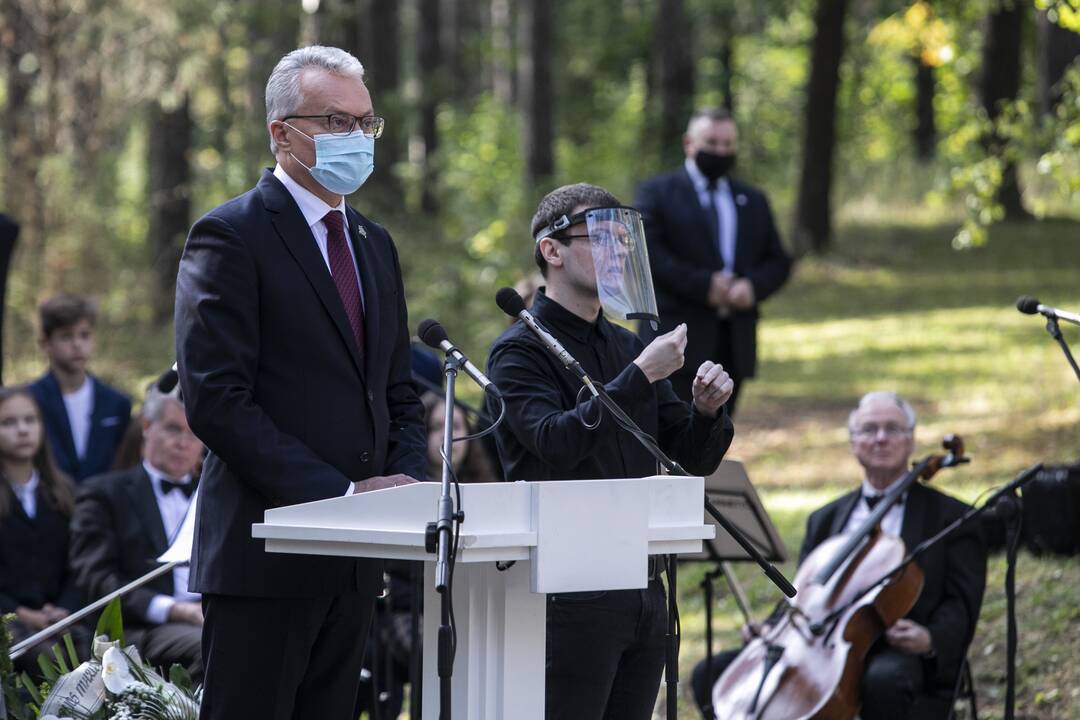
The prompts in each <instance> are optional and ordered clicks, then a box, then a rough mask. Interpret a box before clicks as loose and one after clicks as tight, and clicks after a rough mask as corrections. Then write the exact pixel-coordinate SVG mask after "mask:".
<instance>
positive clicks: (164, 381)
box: [157, 366, 180, 395]
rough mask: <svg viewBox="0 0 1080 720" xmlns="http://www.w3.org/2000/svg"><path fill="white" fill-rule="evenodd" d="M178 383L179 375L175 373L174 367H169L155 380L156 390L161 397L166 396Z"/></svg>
mask: <svg viewBox="0 0 1080 720" xmlns="http://www.w3.org/2000/svg"><path fill="white" fill-rule="evenodd" d="M179 382H180V375H179V374H177V372H176V367H175V366H174V367H171V368H169V369H168V370H166V371H165V372H163V373H161V376H160V377H158V379H157V389H158V391H160V392H161V393H162V394H163V395H168V394H169V393H171V392H172V391H173V389H174V388H175V387H176V385H177V383H179Z"/></svg>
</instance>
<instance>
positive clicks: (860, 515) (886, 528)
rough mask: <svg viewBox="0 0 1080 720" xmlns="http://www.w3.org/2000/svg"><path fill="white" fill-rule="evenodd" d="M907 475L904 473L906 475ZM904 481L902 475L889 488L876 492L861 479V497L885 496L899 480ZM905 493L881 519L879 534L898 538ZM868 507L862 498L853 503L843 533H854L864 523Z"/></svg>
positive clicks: (868, 511) (901, 525)
mask: <svg viewBox="0 0 1080 720" xmlns="http://www.w3.org/2000/svg"><path fill="white" fill-rule="evenodd" d="M906 474H907V473H905V475H906ZM903 479H904V475H901V476H900V477H898V478H896V479H895V480H893V481H892V482H891V483H889V486H888V487H886V488H885V489H884V490H878V489H877V488H875V487H874V486H873V485H871V484H870V483H868V482H867V481H866V478H863V481H862V495H863V496H866V495H885V494H886V493H888V492H890V491H891V490H892V489H893V488H894V487H896V486H897V485H898V484H899V483H900V481H901V480H903ZM907 495H908V494H907V493H904V494H903V495H901V496H900V500H899V501H897V503H896V504H895V505H893V506H892V507H891V508H889V511H888V512H887V513H885V516H884V517H883V518H881V532H883V533H885V534H886V535H893V536H895V537H900V531H901V530H902V529H903V527H904V504H905V503H906V502H907ZM870 512H871V510H870V506H869V505H867V504H866V501H865V500H864V499H863V497H860V498H859V500H858V502H856V503H855V509H854V510H852V511H851V515H850V516H849V517H848V521H847V523H846V524H845V525H844V530H843V532H845V533H851V532H854V531H855V529H856V528H857V527H859V526H860V525H862V524H863V522H865V521H866V518H868V517H870Z"/></svg>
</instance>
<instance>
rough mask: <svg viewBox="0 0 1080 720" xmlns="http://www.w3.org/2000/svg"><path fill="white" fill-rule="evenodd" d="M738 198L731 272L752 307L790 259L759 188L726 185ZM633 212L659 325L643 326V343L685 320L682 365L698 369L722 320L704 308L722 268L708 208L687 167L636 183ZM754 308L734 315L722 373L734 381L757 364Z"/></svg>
mask: <svg viewBox="0 0 1080 720" xmlns="http://www.w3.org/2000/svg"><path fill="white" fill-rule="evenodd" d="M729 183H730V185H731V195H732V198H733V199H734V201H735V214H736V217H737V228H736V234H735V267H734V273H735V275H736V276H737V277H742V278H748V279H749V280H750V282H751V284H752V285H753V286H754V297H755V300H756V302H757V303H760V302H762V301H763V300H765V298H767V297H769V295H771V294H772V293H774V292H776V290H778V289H779V288H780V287H781V286H782V285H783V284H784V281H785V280H787V277H788V274H789V272H790V270H791V261H790V259H789V258H788V256H787V254H786V253H785V252H784V248H783V246H782V245H781V243H780V235H779V233H777V231H776V223H775V222H774V221H773V215H772V210H770V209H769V201H768V200H767V199H766V197H765V194H764V193H762V192H761V191H760V190H758V189H757V188H754V187H751V186H750V185H747V184H745V183H741V182H738V181H735V180H729ZM634 207H636V208H637V209H638V210H639V211H640V212H641V215H642V220H643V222H644V225H645V239H646V242H647V244H648V247H649V263H650V265H651V266H652V273H653V284H654V286H655V289H656V304H657V308H658V309H659V311H660V327H659V329H658V330H656V331H653V330H652V328H651V327H650V326H649V325H648V323H642V327H641V334H642V338H643V339H644V340H645V342H649V341H651V340H652V339H653V338H655V337H656V336H657V335H662V334H664V333H666V332H669V331H671V330H673V329H674V328H675V326H677V325H678V324H679V323H683V322H685V323H686V330H687V333H686V337H687V343H686V362H685V363H684V367H686V368H691V369H692V370H696V369H697V368H698V367H699V366H700V365H701V363H703V362H705V361H706V360H715V359H716V357H715V356H714V351H715V349H716V347H717V342H718V341H721V338H720V337H718V332H719V325H720V321H719V320H718V319H717V317H716V310H715V309H714V308H711V307H709V305H708V295H709V283H710V280H711V278H712V274H713V273H714V272H716V271H719V270H721V269H722V268H723V260H722V259H721V256H720V248H719V246H718V243H717V241H716V240H715V239H714V238H711V237H710V232H709V224H708V220H707V218H706V215H705V210H704V209H703V208H702V207H701V203H700V201H699V200H698V196H697V191H696V190H695V189H694V184H693V182H691V180H690V176H689V175H687V173H686V169H685V168H679V169H678V170H676V171H675V172H671V173H667V174H665V175H660V176H657V177H654V178H649V179H648V180H646V181H644V182H643V183H641V185H640V186H639V187H638V191H637V195H636V196H635V198H634ZM757 320H758V309H757V305H755V306H754V307H752V308H750V309H748V310H737V311H735V312H733V313H732V314H731V319H730V322H731V338H730V342H731V343H732V357H733V358H734V366H733V367H730V368H725V369H726V370H728V372H730V373H731V375H732V376H733V377H735V378H748V377H753V375H754V372H755V370H756V366H757Z"/></svg>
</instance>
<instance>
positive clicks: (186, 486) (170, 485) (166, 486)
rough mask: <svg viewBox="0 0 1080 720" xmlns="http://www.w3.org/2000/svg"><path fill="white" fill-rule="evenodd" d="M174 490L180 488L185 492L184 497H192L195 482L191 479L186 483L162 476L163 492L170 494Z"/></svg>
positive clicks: (163, 493)
mask: <svg viewBox="0 0 1080 720" xmlns="http://www.w3.org/2000/svg"><path fill="white" fill-rule="evenodd" d="M173 490H179V491H180V492H182V493H184V497H187V498H190V497H191V493H193V492H195V483H193V482H190V481H188V482H186V483H182V482H175V481H173V480H170V479H169V478H166V477H163V478H161V494H162V495H168V494H169V493H171V492H172V491H173Z"/></svg>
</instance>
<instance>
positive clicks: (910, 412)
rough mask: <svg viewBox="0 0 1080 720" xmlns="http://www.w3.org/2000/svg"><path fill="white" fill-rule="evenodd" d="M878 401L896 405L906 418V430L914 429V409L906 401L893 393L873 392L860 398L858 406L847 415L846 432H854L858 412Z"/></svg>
mask: <svg viewBox="0 0 1080 720" xmlns="http://www.w3.org/2000/svg"><path fill="white" fill-rule="evenodd" d="M878 400H887V401H889V402H891V403H893V404H894V405H896V407H898V408H900V410H901V411H902V412H903V413H904V417H906V418H907V429H908V430H914V429H915V408H913V407H911V405H910V404H909V403H908V401H907V400H905V399H904V398H902V397H900V396H899V395H897V394H896V393H894V392H888V391H884V390H875V391H874V392H868V393H866V394H865V395H863V396H862V398H861V399H860V400H859V404H858V406H857V407H856V408H855V409H854V410H852V411H851V414H850V415H848V421H847V426H848V432H855V420H856V418H857V417H858V415H859V411H860V410H862V409H863V408H865V407H866V406H867V405H869V404H870V403H872V402H876V401H878Z"/></svg>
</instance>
